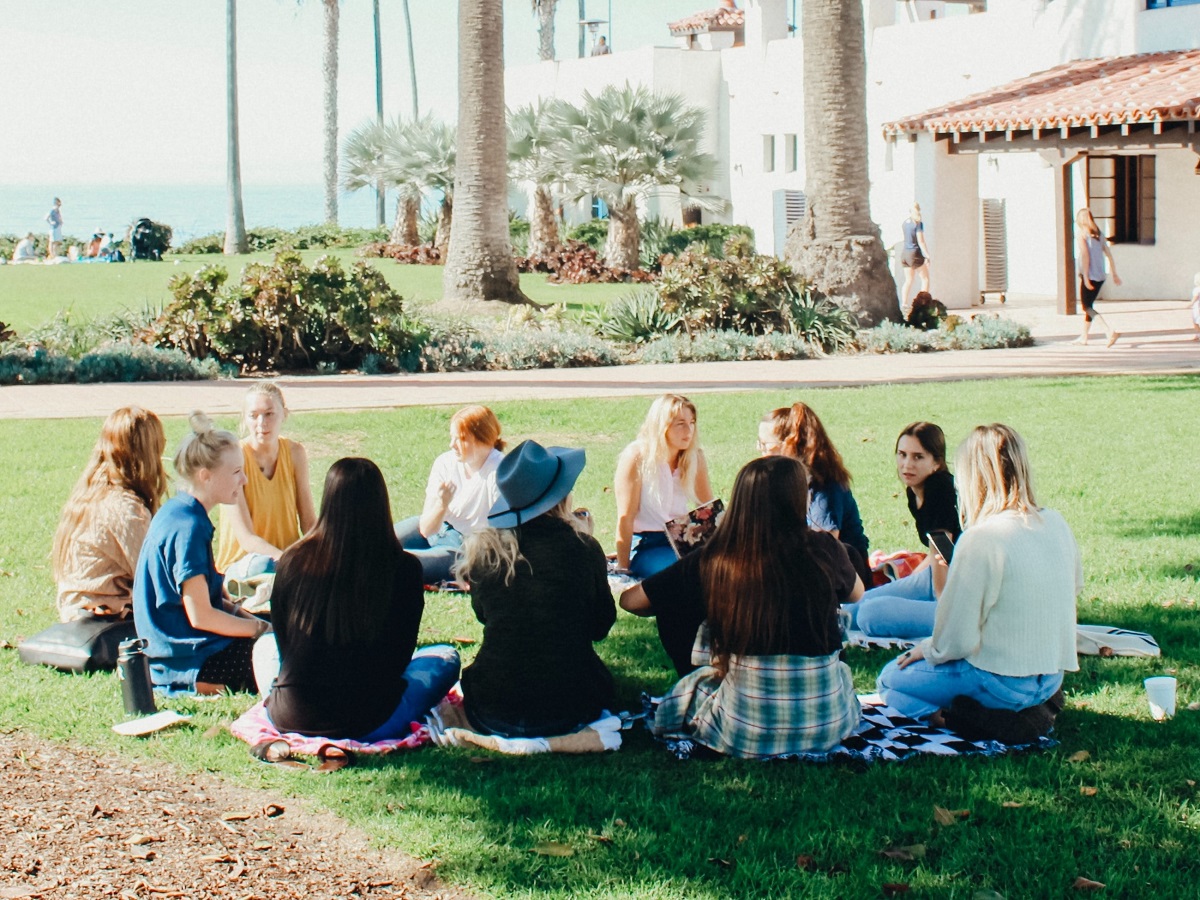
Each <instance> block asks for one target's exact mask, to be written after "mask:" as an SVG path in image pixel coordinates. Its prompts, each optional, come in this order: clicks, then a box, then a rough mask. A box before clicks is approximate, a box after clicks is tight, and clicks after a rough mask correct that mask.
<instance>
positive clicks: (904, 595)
mask: <svg viewBox="0 0 1200 900" xmlns="http://www.w3.org/2000/svg"><path fill="white" fill-rule="evenodd" d="M936 601H937V597H935V596H934V593H933V567H932V566H929V567H927V568H924V569H922V570H921V571H919V572H914V573H913V574H912V575H909V576H908V577H907V578H901V579H898V580H897V581H893V582H890V583H889V584H881V585H880V586H879V587H874V588H871V589H870V590H869V591H867V592H866V593H865V594H863V595H862V599H861V600H859V601H858V602H857V603H850V604H847V606H846V608H847V609H849V610H850V615H851V616H852V617H853V618H852V622H853V623H854V626H855V627H857V628H858V629H859V630H860V631H861V632H863V634H867V635H871V636H873V637H902V638H917V637H929V635H931V634H933V615H934V611H935V610H936V609H937V603H936Z"/></svg>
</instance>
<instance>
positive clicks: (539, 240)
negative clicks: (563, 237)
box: [529, 185, 558, 256]
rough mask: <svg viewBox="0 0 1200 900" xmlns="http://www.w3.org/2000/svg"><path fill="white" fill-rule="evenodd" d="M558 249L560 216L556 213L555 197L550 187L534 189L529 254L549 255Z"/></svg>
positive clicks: (542, 186) (530, 218)
mask: <svg viewBox="0 0 1200 900" xmlns="http://www.w3.org/2000/svg"><path fill="white" fill-rule="evenodd" d="M557 249H558V218H557V217H556V216H555V215H554V197H552V196H551V194H550V189H549V188H547V187H546V186H544V185H538V186H537V187H535V188H534V189H533V215H532V216H530V217H529V255H530V256H548V255H549V254H551V253H553V252H554V251H555V250H557Z"/></svg>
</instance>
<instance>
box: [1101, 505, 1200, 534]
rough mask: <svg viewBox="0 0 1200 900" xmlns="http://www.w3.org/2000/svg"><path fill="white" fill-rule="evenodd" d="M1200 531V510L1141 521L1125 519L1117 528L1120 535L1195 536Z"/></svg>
mask: <svg viewBox="0 0 1200 900" xmlns="http://www.w3.org/2000/svg"><path fill="white" fill-rule="evenodd" d="M1198 533H1200V510H1195V511H1193V512H1190V513H1187V514H1185V515H1182V516H1167V517H1156V518H1153V519H1143V520H1141V521H1132V522H1131V521H1129V520H1125V521H1124V522H1123V524H1122V527H1121V528H1119V529H1117V530H1116V534H1117V535H1118V536H1119V537H1127V538H1161V537H1193V536H1194V535H1196V534H1198Z"/></svg>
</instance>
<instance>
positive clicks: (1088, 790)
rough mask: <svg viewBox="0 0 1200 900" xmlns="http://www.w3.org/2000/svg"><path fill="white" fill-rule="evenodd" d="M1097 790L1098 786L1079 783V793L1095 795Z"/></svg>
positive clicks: (1088, 795) (1089, 795) (1086, 795)
mask: <svg viewBox="0 0 1200 900" xmlns="http://www.w3.org/2000/svg"><path fill="white" fill-rule="evenodd" d="M1099 790H1100V789H1099V788H1095V787H1092V786H1091V785H1090V784H1081V785H1080V786H1079V793H1081V794H1083V796H1085V797H1095V796H1096V793H1097V791H1099Z"/></svg>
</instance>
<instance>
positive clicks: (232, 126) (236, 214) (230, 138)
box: [224, 0, 250, 256]
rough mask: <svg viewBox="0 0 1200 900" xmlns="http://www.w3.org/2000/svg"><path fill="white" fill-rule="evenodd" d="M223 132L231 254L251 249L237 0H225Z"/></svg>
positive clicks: (228, 249) (227, 242)
mask: <svg viewBox="0 0 1200 900" xmlns="http://www.w3.org/2000/svg"><path fill="white" fill-rule="evenodd" d="M225 132H226V144H225V149H226V155H225V161H226V170H225V172H226V175H225V193H226V199H227V206H226V216H225V246H224V251H225V255H226V256H232V255H233V254H235V253H245V252H247V251H248V250H249V249H250V246H249V242H248V241H247V240H246V218H245V216H244V215H243V214H242V163H241V153H240V150H239V146H238V105H237V0H225Z"/></svg>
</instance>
